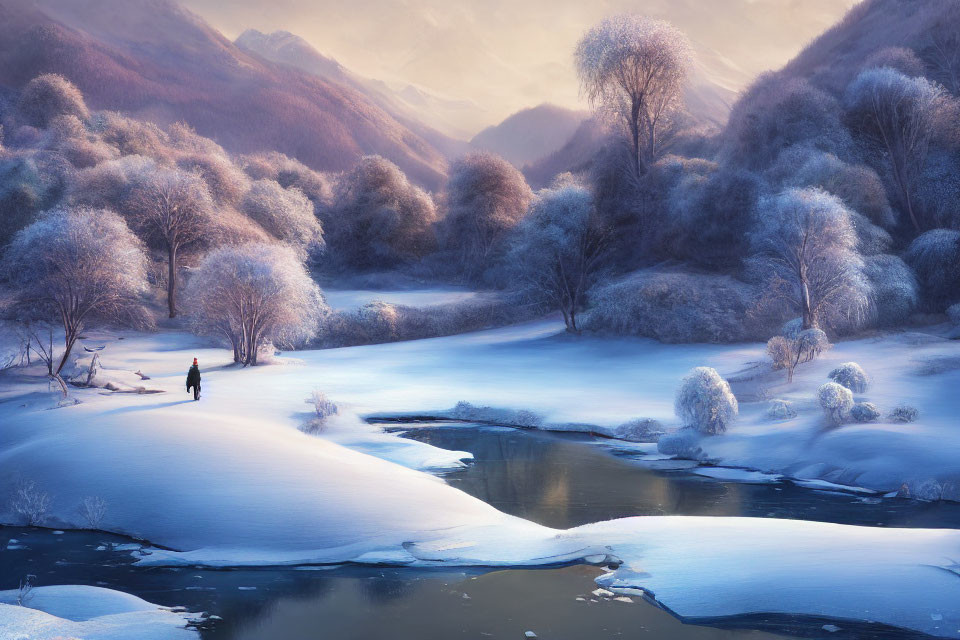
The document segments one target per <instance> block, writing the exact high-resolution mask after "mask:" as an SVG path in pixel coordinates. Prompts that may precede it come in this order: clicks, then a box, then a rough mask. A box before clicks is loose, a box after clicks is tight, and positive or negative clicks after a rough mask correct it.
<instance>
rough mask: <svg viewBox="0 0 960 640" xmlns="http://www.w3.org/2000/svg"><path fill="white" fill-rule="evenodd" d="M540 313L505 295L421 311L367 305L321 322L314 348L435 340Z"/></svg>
mask: <svg viewBox="0 0 960 640" xmlns="http://www.w3.org/2000/svg"><path fill="white" fill-rule="evenodd" d="M542 311H543V307H541V306H539V305H525V304H517V302H516V300H515V299H514V297H513V296H510V295H497V296H494V295H485V296H482V297H480V296H478V297H476V298H472V299H469V300H463V301H460V302H453V303H449V304H438V305H431V306H426V307H408V306H405V305H398V304H389V303H386V302H376V301H375V302H372V303H370V304H368V305H365V306H364V307H361V308H360V309H356V310H352V311H336V312H333V313H331V314H330V315H329V316H328V317H327V318H326V319H325V320H324V321H323V330H322V332H321V334H320V339H319V341H318V343H319V344H320V345H321V346H324V347H348V346H354V345H361V344H378V343H383V342H394V341H398V340H418V339H422V338H436V337H439V336H449V335H454V334H458V333H465V332H468V331H477V330H480V329H489V328H491V327H501V326H504V325H507V324H513V323H516V322H520V321H522V320H527V319H531V318H534V317H538V315H539V314H540V313H542Z"/></svg>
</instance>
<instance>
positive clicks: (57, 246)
mask: <svg viewBox="0 0 960 640" xmlns="http://www.w3.org/2000/svg"><path fill="white" fill-rule="evenodd" d="M3 264H4V271H5V274H6V276H7V278H8V279H9V282H10V283H11V284H12V285H13V287H14V291H15V297H16V304H17V306H18V307H19V308H20V309H21V310H22V314H23V317H25V318H26V319H38V320H47V321H51V322H58V323H59V324H60V325H61V326H62V327H63V331H64V345H63V346H64V349H63V355H62V356H61V357H60V361H59V363H58V364H57V365H56V367H55V368H54V369H53V371H52V373H53V374H54V375H59V373H60V371H61V370H62V369H63V367H64V365H65V364H66V363H67V360H68V358H69V357H70V353H71V350H72V349H73V346H74V343H75V342H76V340H77V336H79V335H80V332H81V331H83V328H84V326H86V325H87V323H88V322H90V321H91V320H93V319H95V318H106V319H109V320H110V321H113V322H116V321H123V320H129V321H134V322H135V321H138V320H139V321H141V322H142V321H144V319H145V315H143V314H145V311H144V310H143V308H142V307H140V306H139V304H138V300H139V296H140V295H141V294H142V293H143V292H144V291H145V290H146V286H147V283H146V258H145V256H144V253H143V249H142V248H141V244H140V241H139V240H138V239H137V238H136V236H134V234H133V233H132V232H131V231H130V229H129V228H127V225H126V224H125V223H124V221H123V219H122V218H121V217H120V216H118V215H117V214H115V213H113V212H111V211H106V210H94V209H88V208H83V207H77V208H61V209H56V210H53V211H51V212H49V213H47V214H45V215H44V216H43V217H41V218H40V219H39V220H37V221H36V222H34V223H33V224H31V225H30V226H28V227H26V228H25V229H23V230H22V231H20V232H19V233H17V235H16V236H15V237H14V239H13V241H12V242H11V243H10V246H9V248H8V249H7V251H6V254H5V256H4V263H3ZM51 356H52V354H51ZM51 360H52V358H51Z"/></svg>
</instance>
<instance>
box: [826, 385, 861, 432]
mask: <svg viewBox="0 0 960 640" xmlns="http://www.w3.org/2000/svg"><path fill="white" fill-rule="evenodd" d="M817 399H818V400H819V401H820V406H821V407H822V408H823V411H824V413H826V414H827V420H829V421H830V424H833V425H839V424H841V423H842V422H843V420H844V418H846V416H847V413H848V412H849V411H850V409H851V408H852V407H853V393H851V392H850V389H847V388H846V387H844V386H843V385H839V384H837V383H836V382H828V383H826V384H824V385H822V386H821V387H820V389H819V390H818V391H817Z"/></svg>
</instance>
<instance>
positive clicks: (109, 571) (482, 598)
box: [0, 424, 960, 640]
mask: <svg viewBox="0 0 960 640" xmlns="http://www.w3.org/2000/svg"><path fill="white" fill-rule="evenodd" d="M393 427H395V428H403V429H408V431H407V435H408V437H410V438H414V439H417V440H422V441H425V442H429V443H431V444H433V445H436V446H439V447H443V448H447V449H457V450H464V451H470V452H471V453H473V454H474V461H473V462H472V463H470V464H469V466H467V467H466V468H465V469H463V470H459V471H456V472H452V473H449V474H447V475H446V476H445V478H446V480H447V482H448V483H450V484H451V485H452V486H454V487H457V488H459V489H462V490H463V491H465V492H467V493H469V494H471V495H474V496H476V497H478V498H480V499H482V500H484V501H486V502H488V503H490V504H492V505H493V506H495V507H496V508H498V509H500V510H502V511H505V512H507V513H510V514H514V515H517V516H521V517H523V518H527V519H530V520H533V521H535V522H538V523H541V524H544V525H547V526H551V527H558V528H568V527H573V526H577V525H581V524H585V523H589V522H596V521H598V520H605V519H610V518H619V517H624V516H634V515H708V516H754V517H776V518H799V519H806V520H820V521H827V522H837V523H844V524H857V525H868V526H885V527H951V528H960V504H953V503H922V502H915V501H909V500H898V499H880V498H877V497H875V496H866V495H859V494H854V493H847V492H835V491H822V490H813V489H810V488H805V487H799V486H796V485H794V484H792V483H789V482H763V483H758V484H746V483H742V482H725V481H718V480H715V479H711V478H705V477H702V476H698V475H695V474H693V473H691V472H690V471H689V470H684V469H674V470H668V469H654V468H651V465H650V464H649V463H644V462H642V461H640V460H638V459H636V457H634V456H633V455H632V454H631V448H630V447H629V446H622V445H618V444H617V443H616V442H615V441H604V440H596V439H593V438H591V437H588V436H583V435H575V434H551V433H544V432H537V431H519V430H515V429H507V428H499V427H482V426H475V425H461V424H452V425H442V424H417V425H393ZM661 464H662V463H661ZM276 526H277V527H278V528H280V527H283V523H282V522H277V523H276ZM10 538H15V539H17V540H19V541H20V543H19V545H14V546H22V547H24V548H21V549H16V548H14V549H7V548H6V547H7V546H8V545H7V542H8V540H9V539H10ZM130 542H131V541H130V540H128V539H123V538H119V537H111V536H108V535H105V534H99V533H85V532H67V533H62V534H61V533H53V532H51V531H49V530H25V529H19V528H0V549H2V551H0V589H7V588H15V587H16V586H17V583H18V581H19V579H20V578H21V577H23V576H25V575H27V574H33V575H35V576H37V579H36V581H35V582H36V584H37V585H50V584H91V585H99V586H106V587H110V588H113V589H118V590H121V591H126V592H129V593H133V594H135V595H137V596H140V597H142V598H144V599H147V600H149V601H151V602H156V603H159V604H163V605H171V606H173V605H178V606H184V607H186V608H188V609H190V610H193V611H205V612H208V613H209V614H212V615H213V616H217V617H218V618H219V619H218V618H208V619H207V621H206V622H205V623H204V624H203V625H202V626H201V629H202V635H203V637H204V638H206V639H208V640H214V639H216V640H247V639H251V640H253V639H268V638H283V639H284V640H299V639H303V640H307V639H320V638H324V639H332V638H336V639H341V638H345V639H346V638H349V639H358V640H359V639H361V638H390V639H392V640H399V639H405V638H409V639H411V640H412V639H416V640H433V639H436V640H441V639H443V640H447V639H450V638H506V639H509V638H523V637H524V633H525V632H526V631H533V632H534V633H536V634H537V636H538V637H540V638H546V639H551V638H552V639H566V640H578V639H582V638H597V639H605V638H621V637H631V638H636V637H645V638H667V637H669V638H679V639H695V638H744V639H746V638H749V639H760V638H772V637H797V636H802V637H823V636H829V637H831V638H834V637H840V638H872V637H877V638H910V637H917V635H916V634H913V633H909V632H903V631H901V630H897V629H892V628H886V627H880V626H876V625H871V624H868V623H863V622H860V623H858V622H853V621H847V620H844V621H839V620H828V619H810V618H799V617H795V616H763V615H760V616H750V617H741V618H730V619H721V620H695V621H687V624H684V623H682V622H680V621H679V620H677V619H675V618H674V617H673V616H672V615H670V614H669V613H668V612H666V611H664V610H662V609H660V608H658V607H657V606H656V605H654V604H652V603H650V602H647V601H645V600H644V599H642V598H640V597H637V596H633V597H631V598H620V599H617V598H615V597H613V595H612V594H607V593H604V592H602V591H597V592H596V593H595V590H596V585H595V584H594V582H593V578H594V577H595V576H596V575H598V573H599V572H600V571H602V570H601V569H598V568H595V567H587V566H568V567H560V568H551V569H509V570H488V569H487V570H462V569H457V570H449V569H446V570H424V569H411V568H387V567H360V566H340V567H334V568H328V567H324V568H319V569H318V568H309V569H306V568H302V569H290V568H286V569H271V568H264V569H245V570H231V571H211V570H205V569H195V568H176V569H174V568H137V567H133V566H132V565H131V562H132V558H131V557H130V555H129V553H128V552H127V551H124V550H116V549H112V548H111V544H110V543H114V544H116V545H120V544H129V543H130Z"/></svg>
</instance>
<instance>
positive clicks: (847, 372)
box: [828, 362, 870, 393]
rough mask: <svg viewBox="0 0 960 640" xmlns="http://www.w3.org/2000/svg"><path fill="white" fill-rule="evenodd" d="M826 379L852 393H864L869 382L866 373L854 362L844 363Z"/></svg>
mask: <svg viewBox="0 0 960 640" xmlns="http://www.w3.org/2000/svg"><path fill="white" fill-rule="evenodd" d="M828 377H829V378H830V379H831V380H833V381H834V382H836V383H837V384H842V385H843V386H845V387H846V388H847V389H850V391H853V392H854V393H864V392H865V391H866V390H867V384H869V382H870V380H869V378H867V373H866V372H865V371H864V370H863V368H862V367H861V366H860V365H858V364H857V363H856V362H844V363H843V364H841V365H840V366H839V367H837V368H836V369H834V370H833V371H831V372H830V374H829V376H828Z"/></svg>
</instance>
